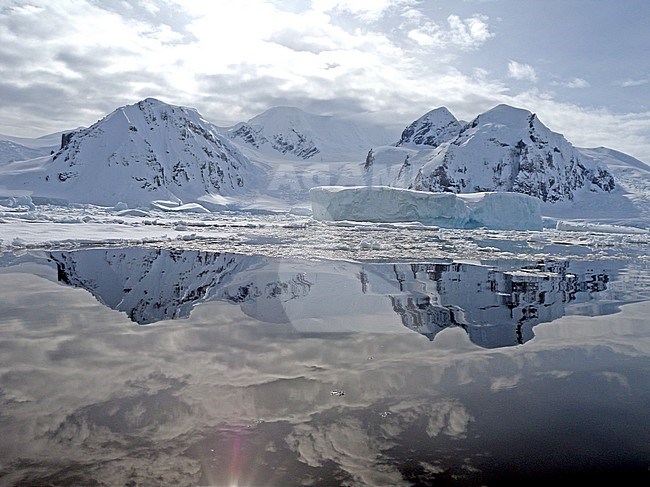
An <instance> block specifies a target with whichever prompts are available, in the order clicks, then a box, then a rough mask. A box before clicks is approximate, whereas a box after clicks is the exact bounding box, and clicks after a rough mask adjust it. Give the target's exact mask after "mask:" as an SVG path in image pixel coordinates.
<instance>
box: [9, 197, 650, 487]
mask: <svg viewBox="0 0 650 487" xmlns="http://www.w3.org/2000/svg"><path fill="white" fill-rule="evenodd" d="M295 213H297V214H243V213H229V214H228V213H220V214H198V213H197V214H195V213H187V214H177V213H173V214H171V213H166V212H164V211H151V210H122V209H112V210H111V209H102V208H97V207H89V206H85V207H77V208H62V207H47V206H36V207H35V208H23V207H17V208H13V209H7V210H6V211H4V212H3V213H2V214H0V221H1V223H0V232H1V233H0V238H1V239H2V241H1V242H0V246H1V247H0V250H1V251H2V252H1V253H0V285H1V286H2V290H3V292H2V298H0V333H1V336H2V340H1V341H0V431H1V432H2V434H0V458H1V461H0V485H25V484H27V485H153V484H155V485H252V486H257V485H274V486H275V485H328V486H331V485H379V486H386V485H459V486H460V485H462V486H468V485H469V486H472V485H502V484H503V483H505V482H506V481H513V480H522V481H524V480H526V481H528V482H529V483H534V482H538V483H540V484H542V483H544V484H545V483H548V482H549V481H556V480H560V479H561V480H567V479H568V480H574V481H578V480H595V479H601V480H603V479H604V480H609V481H612V482H613V481H616V482H617V483H620V484H624V485H646V484H647V481H648V480H649V477H648V472H649V470H648V467H649V466H650V442H649V441H648V438H650V421H648V419H649V418H648V411H649V410H650V373H649V372H650V327H649V325H648V323H649V322H648V316H649V315H650V259H649V256H648V252H647V249H648V244H649V243H650V239H649V236H648V234H647V232H645V231H643V230H641V229H639V228H632V227H624V226H620V225H601V226H598V225H596V224H594V223H590V222H570V223H567V222H565V223H564V224H560V225H558V224H557V222H556V221H553V220H550V219H547V220H545V226H546V227H547V228H545V229H544V230H542V231H505V230H504V231H487V230H481V229H473V230H457V229H444V228H435V227H427V226H425V225H422V224H415V223H408V224H400V223H390V224H389V223H384V224H377V223H363V222H336V223H335V224H333V223H329V224H328V223H324V222H317V221H314V220H313V219H311V218H310V217H308V216H300V215H299V214H300V213H304V212H302V211H300V210H299V209H296V211H295Z"/></svg>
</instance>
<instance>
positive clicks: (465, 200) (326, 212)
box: [309, 186, 542, 230]
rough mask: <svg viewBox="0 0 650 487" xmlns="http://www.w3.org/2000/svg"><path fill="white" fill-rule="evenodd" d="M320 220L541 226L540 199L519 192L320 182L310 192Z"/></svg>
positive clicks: (514, 227) (516, 227)
mask: <svg viewBox="0 0 650 487" xmlns="http://www.w3.org/2000/svg"><path fill="white" fill-rule="evenodd" d="M309 194H310V197H311V204H312V212H313V217H314V218H315V219H317V220H321V221H343V220H348V221H367V222H381V223H391V222H420V223H423V224H425V225H436V226H440V227H445V228H481V227H484V228H490V229H495V230H541V229H542V217H541V213H540V202H539V200H538V199H537V198H534V197H531V196H528V195H525V194H521V193H509V192H502V193H495V192H485V193H469V194H454V193H430V192H425V191H415V190H410V189H400V188H393V187H389V186H317V187H314V188H312V189H311V190H310V191H309Z"/></svg>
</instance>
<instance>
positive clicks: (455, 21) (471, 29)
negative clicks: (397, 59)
mask: <svg viewBox="0 0 650 487" xmlns="http://www.w3.org/2000/svg"><path fill="white" fill-rule="evenodd" d="M405 17H406V18H407V19H410V20H412V21H415V22H417V23H418V24H419V25H418V26H417V27H415V28H413V29H411V30H409V31H408V37H409V38H410V39H411V40H413V41H415V42H416V43H418V44H419V45H420V46H422V47H435V48H439V49H448V48H458V49H461V50H471V49H476V48H478V47H480V46H481V45H483V44H484V43H485V42H486V41H487V40H488V39H490V38H491V37H493V36H494V34H492V33H491V32H490V30H489V26H488V24H487V20H488V19H487V17H485V16H482V15H475V16H473V17H469V18H466V19H461V18H460V17H458V16H457V15H450V16H449V17H447V26H446V28H442V27H440V26H439V25H438V24H437V23H435V22H431V21H424V22H423V21H422V17H421V16H420V15H418V13H417V12H416V11H415V10H413V9H410V10H409V11H408V13H407V14H406V15H405Z"/></svg>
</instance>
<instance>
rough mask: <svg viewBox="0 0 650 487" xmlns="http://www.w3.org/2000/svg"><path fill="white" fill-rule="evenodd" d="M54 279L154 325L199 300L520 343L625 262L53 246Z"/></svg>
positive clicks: (273, 317)
mask: <svg viewBox="0 0 650 487" xmlns="http://www.w3.org/2000/svg"><path fill="white" fill-rule="evenodd" d="M47 260H49V261H51V262H52V263H54V264H55V265H56V268H57V273H58V279H59V281H61V282H64V283H66V284H69V285H71V286H75V287H80V288H83V289H86V290H88V291H89V292H91V293H92V294H93V295H94V296H95V297H96V298H97V299H98V300H99V301H100V302H102V303H104V304H105V305H107V306H109V307H111V308H113V309H116V310H120V311H123V312H125V313H126V314H127V315H128V316H129V318H131V320H133V321H135V322H137V323H140V324H148V323H154V322H157V321H160V320H166V319H176V318H184V317H188V316H189V314H190V312H191V310H192V308H193V307H194V306H196V305H197V304H199V303H205V302H209V301H213V300H217V301H225V302H229V303H233V304H237V305H239V306H240V307H241V309H242V310H243V311H244V312H245V313H246V314H247V315H249V316H250V317H252V318H255V319H257V320H260V321H264V322H271V323H291V324H292V325H294V327H295V328H296V329H298V330H300V331H304V332H317V333H323V332H341V331H360V330H368V331H375V332H393V333H398V332H400V331H401V332H403V331H404V330H403V329H400V327H398V326H397V325H398V324H401V325H403V326H404V327H406V328H407V329H410V330H413V331H416V332H418V333H420V334H422V335H425V336H426V337H428V338H429V339H430V340H433V339H434V337H435V336H436V335H437V334H438V333H439V332H440V331H442V330H444V329H446V328H449V327H453V326H459V327H461V328H463V329H464V330H465V331H466V332H467V333H468V335H469V337H470V340H471V341H472V342H473V343H475V344H477V345H479V346H481V347H485V348H495V347H503V346H512V345H518V344H522V343H525V342H527V341H528V340H530V339H532V338H533V336H534V333H533V327H534V326H536V325H538V324H539V323H544V322H550V321H552V320H554V319H557V318H559V317H561V316H563V315H564V314H565V313H566V307H567V305H568V304H569V303H580V302H590V301H594V300H596V299H597V298H598V293H600V292H601V291H604V290H605V289H606V288H607V283H608V282H609V280H610V279H611V278H612V276H613V275H615V274H616V272H617V268H618V266H619V265H620V264H617V263H612V262H609V263H608V262H597V263H593V262H571V261H559V262H544V261H540V262H519V263H518V264H519V266H518V267H512V264H511V266H510V267H511V268H510V269H508V270H502V269H500V268H499V266H495V265H478V264H472V263H456V262H455V263H352V262H331V261H330V262H318V261H307V260H297V259H295V260H291V259H279V258H269V257H263V256H250V255H238V254H231V253H218V252H200V251H181V250H161V249H146V248H122V249H88V250H76V251H71V252H51V253H49V254H48V255H47Z"/></svg>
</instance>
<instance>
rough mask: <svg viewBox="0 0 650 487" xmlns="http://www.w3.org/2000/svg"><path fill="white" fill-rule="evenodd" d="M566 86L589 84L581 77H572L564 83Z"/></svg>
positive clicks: (584, 85)
mask: <svg viewBox="0 0 650 487" xmlns="http://www.w3.org/2000/svg"><path fill="white" fill-rule="evenodd" d="M565 86H566V87H567V88H589V87H590V86H591V85H590V84H589V81H587V80H586V79H582V78H573V79H572V80H571V81H569V82H567V83H566V84H565Z"/></svg>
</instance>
